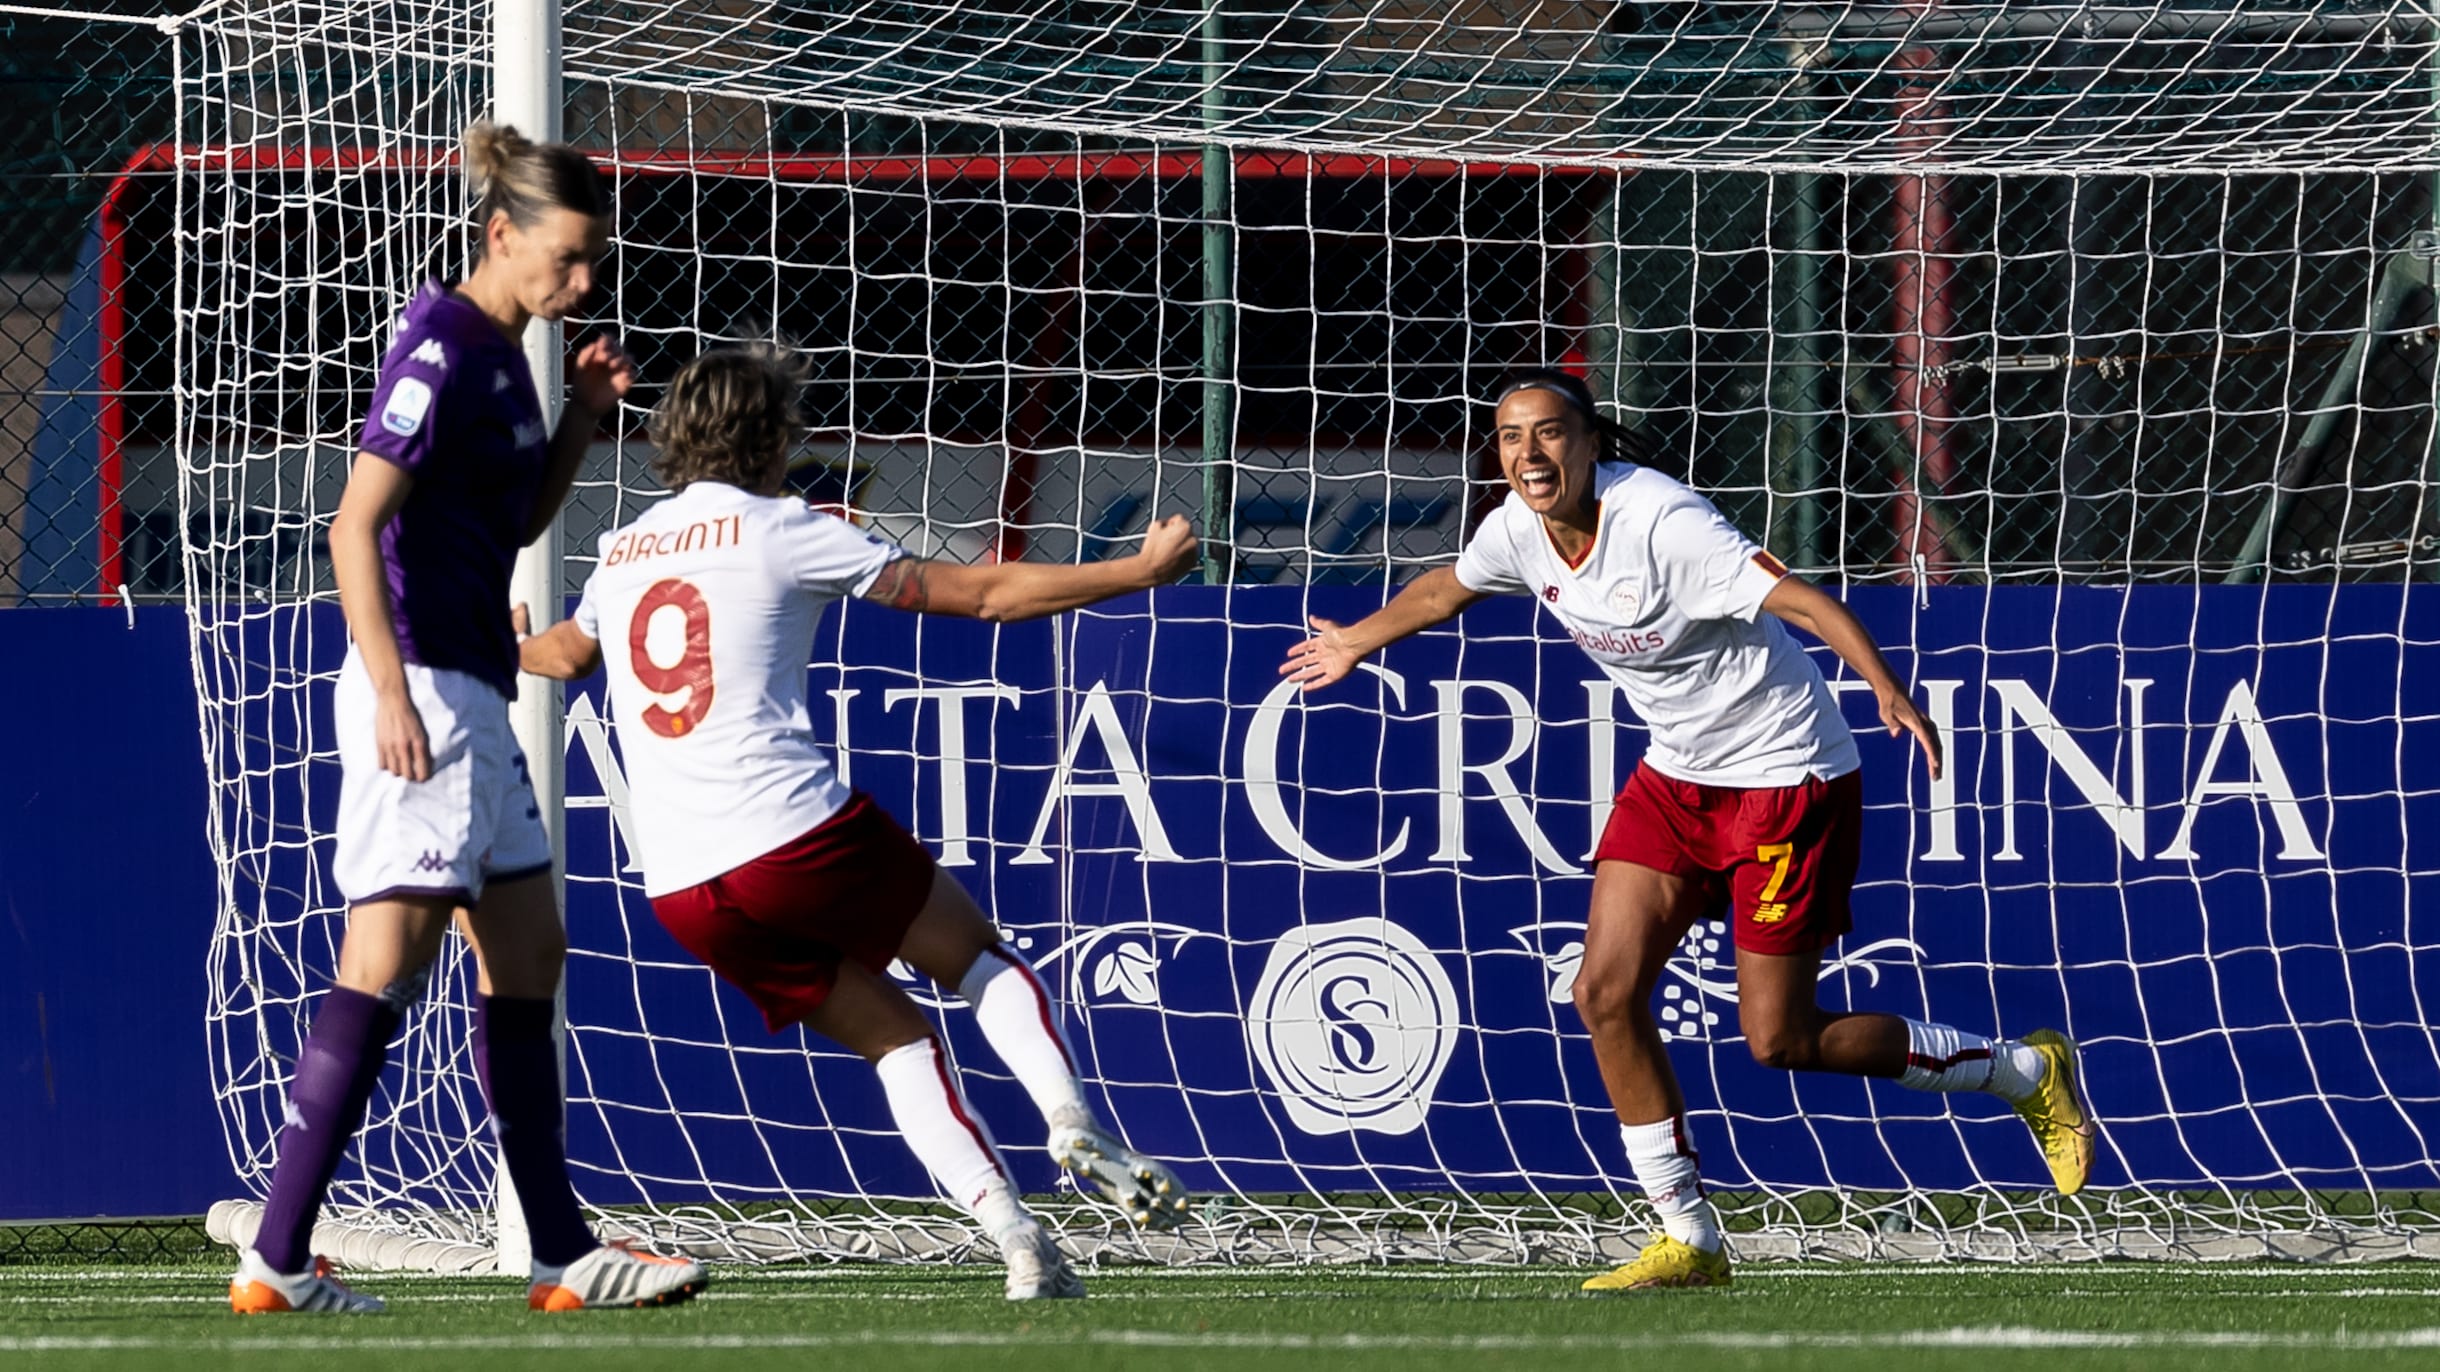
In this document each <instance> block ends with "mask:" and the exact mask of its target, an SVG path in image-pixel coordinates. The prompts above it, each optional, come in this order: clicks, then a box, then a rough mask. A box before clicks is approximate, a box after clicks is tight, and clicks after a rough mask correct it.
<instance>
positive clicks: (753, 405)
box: [524, 348, 1195, 1300]
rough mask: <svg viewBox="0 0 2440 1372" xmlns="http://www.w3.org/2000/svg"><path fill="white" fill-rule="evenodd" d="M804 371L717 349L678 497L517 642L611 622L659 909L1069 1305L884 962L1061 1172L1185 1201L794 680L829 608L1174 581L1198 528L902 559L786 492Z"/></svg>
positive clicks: (1169, 1214)
mask: <svg viewBox="0 0 2440 1372" xmlns="http://www.w3.org/2000/svg"><path fill="white" fill-rule="evenodd" d="M800 384H801V383H800V382H799V380H798V378H797V377H796V375H795V374H794V372H793V371H792V370H791V369H790V368H789V366H788V365H787V363H786V361H785V360H784V359H783V358H782V356H781V355H780V354H779V353H778V352H777V350H775V349H768V348H733V349H726V350H721V351H716V352H710V353H706V354H704V355H703V356H701V357H698V358H696V359H695V360H694V361H693V362H691V363H689V364H687V366H686V368H685V369H684V370H683V371H681V372H679V374H678V376H677V378H676V379H675V380H674V381H672V382H671V383H670V386H669V392H668V394H667V395H666V396H665V397H664V398H663V399H662V402H661V404H660V407H659V408H658V409H657V410H656V411H655V412H654V417H653V439H654V442H655V444H656V445H657V446H658V448H659V450H660V452H659V456H658V457H657V458H656V459H655V460H654V463H653V471H654V474H655V475H657V476H658V477H660V479H661V482H662V484H664V485H666V486H667V487H669V488H670V490H671V491H672V492H673V493H674V494H673V495H672V496H671V497H670V498H669V499H668V500H665V501H663V502H661V503H660V504H658V505H656V506H654V507H653V508H652V509H650V510H649V511H647V512H646V513H645V514H644V515H643V517H642V518H640V519H638V520H636V521H635V522H634V523H632V524H629V525H627V526H626V527H624V528H620V529H615V530H612V531H611V532H609V533H607V534H604V535H602V538H601V543H600V555H601V561H600V565H599V567H598V568H597V569H596V570H595V571H594V573H593V576H592V577H591V579H590V580H588V581H587V582H586V583H585V592H584V598H583V600H582V602H581V603H579V605H578V606H577V609H576V614H575V617H574V618H572V619H570V620H568V621H567V622H565V623H562V624H559V625H556V626H554V627H552V628H551V629H550V630H549V631H548V632H546V633H543V634H540V635H537V636H535V637H533V638H531V639H528V640H526V642H525V646H524V662H525V669H526V670H527V671H530V672H535V673H538V674H540V675H544V676H554V677H560V678H562V679H570V678H574V677H579V676H584V675H586V674H588V673H590V672H592V671H593V669H594V668H595V667H596V666H598V665H600V664H601V662H602V661H603V658H604V654H603V652H602V641H603V640H604V639H605V638H607V640H608V641H609V645H610V652H609V653H608V654H607V657H608V661H609V668H610V702H611V709H612V716H613V718H614V719H615V720H616V721H617V724H618V730H619V742H620V747H621V751H622V752H624V754H625V755H626V766H627V782H628V795H629V796H630V798H631V802H630V803H631V804H632V805H633V806H634V819H635V842H636V848H637V857H638V858H639V859H640V861H641V863H642V866H643V869H644V891H645V894H646V895H647V896H648V897H650V898H651V901H652V908H653V913H654V914H655V915H657V916H658V917H659V918H660V920H661V923H662V924H663V925H665V926H666V927H667V928H668V929H669V932H670V934H671V935H672V936H673V937H675V938H676V939H677V941H678V942H679V943H680V944H681V945H683V946H684V947H685V948H686V949H687V951H689V952H691V953H693V954H694V955H695V956H696V957H698V958H700V959H702V960H703V962H704V963H705V964H706V965H708V966H709V967H711V969H712V970H713V971H714V972H716V973H718V974H719V975H720V976H721V977H722V978H723V979H724V980H726V981H728V982H729V983H730V984H732V985H734V986H736V987H737V988H738V989H739V990H741V991H743V992H745V994H746V995H747V997H748V998H750V999H751V1000H753V1001H754V1003H755V1005H756V1006H757V1007H759V1008H760V1009H761V1010H762V1013H763V1018H764V1020H765V1021H766V1022H768V1023H769V1025H770V1026H771V1028H772V1030H773V1031H774V1032H777V1031H778V1030H781V1029H784V1028H786V1027H787V1026H789V1025H791V1024H797V1023H802V1024H805V1025H807V1026H809V1027H811V1028H812V1029H814V1030H815V1031H817V1032H819V1033H821V1034H823V1035H825V1036H827V1037H829V1038H831V1039H834V1040H836V1041H837V1042H839V1043H840V1044H842V1045H844V1046H846V1047H847V1048H849V1049H851V1050H852V1051H854V1052H856V1053H857V1054H859V1055H861V1056H862V1057H863V1058H864V1059H865V1060H866V1061H868V1062H870V1063H872V1064H873V1066H874V1067H875V1069H877V1070H878V1071H879V1073H880V1075H881V1084H882V1088H883V1090H884V1093H885V1094H886V1096H887V1097H888V1100H889V1105H890V1112H891V1114H892V1115H893V1116H894V1117H895V1118H896V1120H897V1122H898V1128H899V1132H900V1133H902V1134H904V1135H905V1136H906V1141H907V1144H908V1146H909V1147H911V1148H912V1149H913V1150H914V1152H915V1155H916V1156H917V1157H918V1158H920V1159H922V1161H923V1164H924V1166H925V1167H926V1168H928V1169H930V1171H931V1173H932V1175H933V1177H934V1178H935V1179H936V1180H937V1181H938V1182H939V1183H940V1185H941V1187H942V1189H943V1190H944V1191H945V1192H946V1193H947V1194H948V1195H949V1196H950V1197H951V1198H952V1199H954V1200H955V1201H956V1202H957V1203H958V1204H959V1205H961V1206H962V1207H964V1208H965V1210H966V1211H967V1212H968V1213H969V1214H971V1215H973V1216H974V1218H975V1219H976V1220H977V1221H978V1222H980V1223H981V1224H982V1225H983V1227H984V1228H985V1229H986V1230H988V1231H989V1232H990V1233H991V1235H992V1236H993V1238H994V1239H995V1240H997V1241H998V1243H999V1246H1000V1251H1001V1253H1002V1254H1003V1255H1004V1256H1005V1257H1006V1259H1007V1261H1008V1287H1007V1291H1008V1298H1009V1299H1010V1300H1032V1299H1038V1298H1043V1297H1066V1296H1081V1295H1083V1294H1084V1283H1083V1281H1082V1280H1081V1279H1080V1278H1078V1277H1077V1275H1076V1273H1075V1272H1074V1270H1073V1269H1071V1268H1070V1267H1069V1266H1068V1263H1067V1259H1066V1257H1065V1256H1064V1255H1063V1254H1062V1253H1061V1252H1060V1250H1059V1247H1058V1245H1057V1244H1056V1243H1055V1242H1053V1241H1052V1239H1051V1237H1050V1235H1049V1234H1048V1233H1047V1232H1045V1231H1044V1230H1043V1228H1042V1226H1041V1225H1040V1224H1039V1223H1037V1222H1036V1221H1035V1219H1034V1217H1033V1216H1032V1215H1031V1214H1029V1213H1028V1212H1027V1211H1026V1209H1025V1206H1024V1204H1023V1203H1022V1202H1021V1201H1020V1200H1019V1199H1018V1196H1017V1193H1016V1189H1015V1187H1014V1186H1013V1185H1012V1184H1011V1183H1010V1180H1009V1176H1008V1171H1007V1168H1006V1167H1005V1165H1004V1164H1003V1163H1002V1162H1001V1160H1000V1157H999V1154H998V1152H997V1150H996V1149H995V1147H994V1146H993V1144H992V1140H991V1135H990V1133H989V1132H988V1131H987V1130H985V1129H984V1128H983V1125H982V1123H981V1121H979V1120H978V1119H976V1118H975V1116H974V1113H973V1112H972V1111H971V1110H969V1109H968V1108H967V1106H966V1100H965V1097H964V1095H963V1093H961V1092H960V1091H959V1089H958V1086H957V1082H956V1079H955V1078H954V1077H953V1076H951V1074H950V1072H949V1067H948V1063H947V1061H946V1060H945V1059H944V1058H943V1056H942V1054H941V1046H940V1041H939V1040H938V1039H937V1038H936V1037H934V1035H933V1033H932V1027H931V1025H930V1023H929V1022H927V1021H926V1020H925V1019H924V1017H923V1014H922V1012H921V1011H920V1010H918V1009H917V1008H916V1006H915V1004H914V1002H913V1001H911V1000H909V999H908V998H907V995H906V993H905V992H903V991H901V990H899V989H898V987H897V985H896V984H895V983H893V982H891V981H890V980H889V979H888V978H887V977H885V976H883V975H882V973H883V970H884V969H885V968H887V967H888V966H889V965H890V962H891V960H892V959H895V958H904V959H905V960H906V962H907V963H908V964H910V965H911V966H913V967H914V968H916V969H917V970H918V971H921V972H923V973H924V974H925V975H927V976H929V977H931V978H932V979H933V980H934V981H936V982H938V983H939V984H940V985H942V986H944V987H948V986H953V987H956V988H957V992H958V994H959V995H960V996H962V997H964V998H965V1001H966V1003H967V1004H968V1005H969V1006H971V1007H973V1010H974V1015H975V1021H976V1023H977V1024H978V1025H980V1026H981V1028H982V1031H983V1036H984V1037H985V1038H986V1039H988V1040H989V1041H990V1043H991V1046H992V1049H993V1050H994V1051H995V1052H997V1053H998V1054H999V1056H1000V1060H1001V1061H1002V1062H1004V1063H1006V1064H1007V1065H1008V1068H1009V1070H1010V1072H1012V1073H1013V1074H1014V1075H1015V1076H1016V1078H1017V1080H1018V1081H1019V1082H1020V1083H1021V1084H1023V1086H1024V1087H1025V1090H1026V1092H1027V1093H1028V1094H1029V1095H1031V1096H1032V1097H1033V1100H1034V1104H1035V1105H1036V1106H1038V1107H1039V1108H1040V1109H1041V1111H1042V1117H1043V1120H1044V1122H1045V1123H1046V1124H1048V1125H1049V1127H1050V1152H1051V1156H1052V1157H1053V1158H1054V1159H1055V1160H1057V1161H1058V1162H1059V1163H1060V1164H1061V1165H1062V1166H1064V1167H1066V1168H1067V1169H1069V1170H1070V1171H1072V1172H1075V1173H1076V1174H1077V1175H1078V1176H1080V1177H1082V1178H1084V1179H1085V1180H1086V1181H1088V1182H1090V1183H1093V1184H1094V1185H1096V1186H1098V1187H1099V1188H1100V1189H1101V1190H1102V1191H1103V1192H1104V1193H1105V1194H1106V1195H1108V1196H1109V1197H1110V1198H1112V1199H1113V1200H1116V1201H1117V1202H1119V1204H1120V1205H1121V1206H1122V1207H1124V1208H1125V1210H1126V1211H1127V1213H1128V1215H1129V1216H1130V1217H1131V1218H1132V1219H1133V1220H1134V1221H1135V1222H1136V1223H1138V1224H1153V1223H1159V1224H1168V1223H1171V1222H1174V1221H1175V1220H1176V1219H1177V1217H1178V1216H1179V1215H1181V1214H1182V1213H1184V1211H1185V1209H1186V1195H1185V1192H1184V1190H1183V1189H1182V1188H1181V1187H1180V1186H1179V1185H1178V1183H1177V1180H1176V1178H1175V1177H1173V1176H1172V1175H1171V1174H1170V1172H1169V1169H1168V1168H1166V1167H1164V1166H1162V1165H1161V1164H1160V1163H1157V1162H1154V1161H1153V1160H1151V1159H1149V1158H1146V1157H1143V1156H1141V1155H1139V1154H1137V1153H1136V1152H1134V1151H1133V1150H1132V1149H1129V1148H1128V1147H1127V1146H1126V1145H1125V1144H1124V1143H1123V1142H1121V1141H1120V1140H1119V1139H1118V1138H1117V1137H1115V1136H1114V1135H1112V1134H1111V1133H1110V1132H1109V1131H1108V1130H1106V1129H1104V1128H1103V1127H1102V1126H1101V1125H1100V1123H1099V1122H1097V1121H1096V1120H1095V1118H1094V1116H1093V1113H1092V1111H1091V1110H1090V1109H1089V1108H1088V1107H1087V1106H1086V1105H1085V1103H1084V1096H1083V1092H1082V1089H1081V1088H1080V1087H1079V1085H1078V1083H1077V1080H1076V1069H1075V1064H1074V1061H1073V1059H1072V1057H1071V1055H1070V1054H1069V1051H1068V1045H1067V1041H1066V1039H1065V1037H1064V1036H1063V1035H1062V1034H1061V1032H1060V1030H1059V1022H1058V1013H1057V1011H1056V1010H1055V1009H1054V1008H1053V1006H1052V1004H1051V1001H1050V997H1049V996H1048V995H1047V994H1046V993H1045V992H1044V990H1043V988H1042V982H1041V980H1040V979H1039V978H1038V977H1036V976H1035V975H1034V971H1033V969H1032V968H1031V967H1029V966H1027V965H1026V963H1025V960H1024V959H1023V958H1021V957H1019V956H1018V955H1017V953H1016V952H1015V951H1014V950H1013V949H1011V948H1009V947H1008V946H1007V945H1006V944H1004V943H1002V942H1001V941H1000V936H999V933H998V931H997V930H996V929H994V928H993V927H992V925H991V923H990V921H989V920H987V919H985V918H984V916H983V914H982V912H981V911H980V910H978V909H977V908H976V907H975V904H974V902H973V900H971V899H970V898H969V897H968V896H967V894H966V891H965V889H964V888H963V887H961V886H960V885H958V883H957V882H956V880H955V879H953V878H951V877H950V876H949V875H948V874H947V873H945V872H943V871H941V870H940V868H939V867H938V866H937V865H935V864H934V862H933V861H932V856H931V854H929V853H927V852H926V851H924V849H923V847H922V846H921V845H920V844H918V843H917V842H916V841H915V840H914V839H913V838H912V837H910V836H909V835H908V834H907V832H906V831H905V830H904V829H902V828H900V827H899V826H898V824H897V823H896V822H895V821H894V820H892V819H891V818H890V817H889V815H888V814H886V813H884V812H883V811H882V809H881V808H880V807H879V806H878V805H876V804H874V803H873V801H872V799H871V797H869V796H866V795H865V794H863V793H862V792H857V791H850V790H849V789H847V787H846V786H845V785H843V784H842V783H841V782H840V780H839V777H838V774H837V772H836V771H835V770H833V769H832V767H831V765H830V760H829V759H828V758H827V757H825V756H824V755H823V753H822V750H821V749H820V748H819V747H817V746H816V745H815V743H814V741H813V731H812V727H811V725H810V723H809V721H808V718H807V716H806V713H805V668H806V663H807V662H808V661H809V660H810V659H811V656H812V652H813V635H814V626H815V623H816V622H817V621H818V620H820V618H821V617H822V611H823V608H824V607H825V606H827V605H829V604H830V602H832V601H834V600H839V599H843V598H845V597H848V596H859V597H862V598H864V599H866V600H870V601H874V602H877V603H879V604H883V605H888V606H890V607H892V608H895V609H900V610H910V611H915V612H917V613H932V614H947V615H958V616H963V617H967V618H974V619H988V620H993V621H1009V620H1019V619H1033V618H1037V617H1039V616H1043V615H1051V614H1057V613H1059V612H1060V611H1062V610H1070V609H1074V608H1076V607H1077V606H1080V605H1090V604H1092V603H1093V602H1095V601H1098V600H1104V599H1107V598H1109V597H1111V596H1115V595H1123V594H1125V593H1127V592H1130V591H1140V590H1144V589H1146V588H1148V587H1152V586H1157V585H1160V584H1162V583H1164V582H1169V581H1174V580H1176V579H1177V578H1178V576H1179V575H1180V574H1181V573H1183V572H1184V571H1185V570H1186V569H1187V568H1188V567H1189V566H1191V565H1192V564H1193V562H1194V558H1195V538H1194V534H1193V532H1192V530H1191V529H1189V527H1188V526H1187V523H1186V521H1185V520H1184V519H1181V518H1178V517H1176V516H1172V517H1170V518H1168V519H1162V520H1157V521H1155V522H1154V523H1153V525H1152V527H1151V528H1150V529H1148V530H1147V531H1146V532H1145V535H1144V546H1143V548H1142V550H1141V551H1139V552H1138V553H1136V554H1135V555H1134V556H1132V557H1128V558H1122V559H1118V560H1115V561H1110V562H1099V563H1090V564H1086V565H1084V566H1076V567H1058V566H1043V565H1029V564H1025V563H1001V564H998V565H996V566H984V567H966V566H959V565H957V564H954V563H944V562H932V561H927V560H924V559H921V558H914V557H909V556H907V554H906V553H905V551H904V550H903V549H901V548H898V547H896V546H894V545H892V544H890V543H887V542H885V541H883V540H881V539H879V538H875V537H873V536H871V535H869V534H866V533H864V532H862V531H861V530H859V529H857V528H856V527H855V526H854V525H851V524H849V523H847V522H845V521H843V520H840V519H836V518H833V517H832V516H830V515H827V514H821V513H818V512H816V511H814V510H813V509H811V508H810V507H808V506H807V505H806V504H805V502H804V501H802V500H798V499H794V498H791V497H789V496H786V495H783V494H782V493H781V492H782V489H783V484H784V482H785V479H786V476H787V460H788V452H789V449H790V448H791V447H792V446H793V445H794V443H795V441H796V436H797V433H798V431H799V429H800V427H801V425H800V421H799V420H798V418H797V415H796V406H795V394H796V391H797V389H798V386H799V385H800Z"/></svg>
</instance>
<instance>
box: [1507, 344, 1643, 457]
mask: <svg viewBox="0 0 2440 1372" xmlns="http://www.w3.org/2000/svg"><path fill="white" fill-rule="evenodd" d="M1519 391H1549V392H1550V393H1551V394H1553V395H1555V396H1558V397H1559V398H1560V399H1561V400H1564V401H1566V402H1567V403H1568V406H1569V407H1570V408H1572V409H1573V410H1575V412H1576V413H1577V414H1579V415H1582V416H1583V417H1584V422H1585V423H1586V424H1589V425H1591V426H1592V429H1593V443H1594V449H1593V460H1594V461H1595V462H1633V463H1635V464H1637V465H1638V466H1650V465H1651V464H1652V458H1653V455H1654V450H1653V447H1652V443H1651V441H1650V440H1649V439H1647V438H1645V437H1644V436H1643V435H1642V434H1640V433H1637V432H1636V431H1635V430H1633V429H1630V428H1628V427H1627V426H1626V425H1624V424H1621V423H1619V422H1618V421H1617V420H1615V419H1611V418H1608V417H1606V416H1604V415H1603V414H1602V413H1601V411H1600V409H1599V408H1597V407H1596V406H1595V405H1594V404H1593V388H1592V387H1590V386H1587V385H1585V384H1584V378H1583V377H1581V376H1576V375H1574V374H1572V373H1569V372H1563V371H1559V370H1558V369H1556V368H1552V367H1528V368H1525V369H1523V370H1521V371H1514V372H1510V373H1509V374H1508V376H1507V379H1505V380H1503V381H1501V382H1500V388H1499V389H1498V390H1497V391H1495V392H1493V393H1492V396H1491V403H1492V404H1493V405H1497V404H1499V403H1500V402H1501V401H1503V400H1506V399H1507V398H1508V397H1510V396H1512V395H1515V394H1516V393H1517V392H1519Z"/></svg>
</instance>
